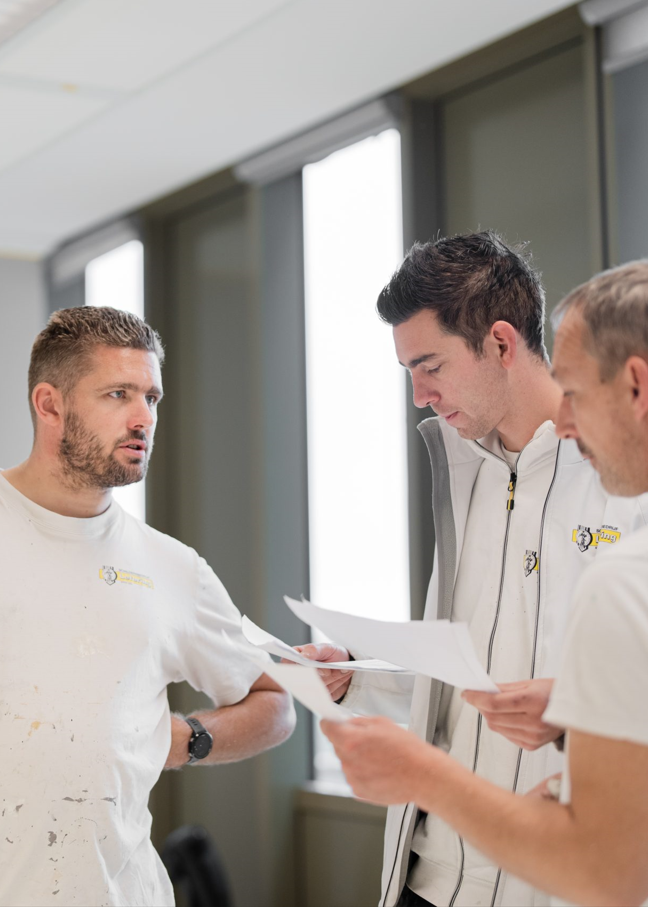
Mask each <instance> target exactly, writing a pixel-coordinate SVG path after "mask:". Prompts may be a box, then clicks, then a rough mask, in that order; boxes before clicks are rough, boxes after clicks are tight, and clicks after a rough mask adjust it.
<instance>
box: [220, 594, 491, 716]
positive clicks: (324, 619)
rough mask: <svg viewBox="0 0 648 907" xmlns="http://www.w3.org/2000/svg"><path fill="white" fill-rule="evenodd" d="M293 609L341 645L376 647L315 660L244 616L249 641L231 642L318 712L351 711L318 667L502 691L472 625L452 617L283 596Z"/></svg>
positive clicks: (347, 713)
mask: <svg viewBox="0 0 648 907" xmlns="http://www.w3.org/2000/svg"><path fill="white" fill-rule="evenodd" d="M284 600H285V602H286V604H287V605H288V607H289V608H290V610H291V611H292V612H293V613H294V614H295V615H296V616H297V617H298V618H299V619H300V620H302V621H303V622H304V623H306V624H308V626H310V627H316V628H317V629H318V630H321V631H322V632H323V633H325V634H326V635H327V636H328V637H329V638H330V639H332V640H334V641H335V642H336V643H337V644H338V645H341V646H344V647H345V648H346V649H349V650H350V651H352V652H353V651H356V652H358V651H360V652H371V653H372V654H373V655H375V656H376V657H375V658H371V659H364V660H359V661H336V662H332V661H312V660H311V659H309V658H306V657H305V656H303V655H301V654H300V653H299V652H297V651H296V650H295V649H293V647H292V646H289V645H288V644H287V643H285V642H283V641H282V640H280V639H277V637H276V636H272V634H270V633H267V632H266V631H265V630H262V629H261V627H258V626H257V625H256V624H255V623H253V621H251V620H250V619H249V618H248V617H243V621H242V629H243V635H244V637H245V638H246V640H247V642H248V643H249V644H250V645H249V646H246V647H244V646H242V645H239V644H237V643H235V642H233V641H232V640H231V639H230V643H231V645H233V646H236V648H237V649H238V650H239V653H240V654H241V655H243V656H245V657H246V658H251V659H252V660H253V661H256V662H257V664H258V665H259V667H260V668H261V669H262V670H263V671H264V672H265V673H266V674H268V675H269V676H270V677H272V679H273V680H274V681H276V683H278V684H279V685H280V686H281V687H283V688H284V689H285V690H288V692H289V693H292V695H293V696H294V697H295V699H297V700H298V701H299V702H301V703H302V704H303V705H305V706H306V707H307V708H308V709H310V710H311V711H312V712H314V713H315V714H316V715H319V716H320V718H329V719H330V720H332V721H346V720H347V719H348V718H349V717H351V714H352V713H351V712H350V711H349V710H348V709H345V708H344V707H343V706H340V705H337V704H336V703H334V702H332V700H331V697H330V696H329V693H328V690H327V688H326V685H325V684H324V682H323V681H322V679H321V677H320V676H319V674H318V670H322V669H327V670H336V669H337V670H343V671H349V670H351V671H383V672H391V673H401V674H402V673H410V674H414V673H416V674H424V675H425V676H427V677H433V678H435V679H436V680H441V681H443V682H444V683H448V684H452V685H453V686H456V687H459V689H464V690H480V691H484V692H487V693H497V692H499V690H498V688H497V686H496V685H495V684H494V683H493V681H492V680H491V678H490V677H489V676H488V674H487V673H486V671H485V670H484V668H483V667H482V665H481V663H480V661H479V659H478V657H477V653H476V652H475V648H474V646H473V643H472V640H471V638H470V635H469V633H468V626H467V625H466V624H464V623H452V622H451V621H448V620H425V621H421V620H412V621H402V622H396V621H384V620H373V619H371V618H367V617H356V616H354V615H352V614H344V613H342V612H340V611H329V610H327V609H325V608H318V607H317V606H316V605H313V604H311V603H310V602H308V601H305V600H302V601H297V600H296V599H293V598H289V597H288V596H285V597H284ZM261 652H268V653H270V654H271V655H277V656H278V657H280V658H285V659H289V660H290V661H293V662H295V664H292V665H287V664H276V663H275V662H273V661H271V660H269V659H268V658H267V656H265V655H264V656H262V655H261Z"/></svg>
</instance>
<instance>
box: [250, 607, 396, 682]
mask: <svg viewBox="0 0 648 907" xmlns="http://www.w3.org/2000/svg"><path fill="white" fill-rule="evenodd" d="M241 629H242V631H243V635H244V636H245V638H246V639H247V641H248V642H251V643H252V645H253V646H257V648H259V649H263V651H264V652H269V653H270V654H271V655H277V656H278V657H279V658H286V659H288V660H289V661H294V662H295V663H296V664H299V665H303V666H304V667H308V668H312V667H320V668H326V669H335V668H337V669H338V670H340V671H388V672H392V673H401V674H407V673H411V672H408V671H406V670H405V668H401V667H400V666H399V665H394V664H390V663H389V662H387V661H381V660H379V659H377V658H371V659H363V660H362V661H326V662H324V661H323V662H314V661H313V660H312V658H306V656H305V655H301V654H300V653H299V652H297V651H296V650H295V649H293V647H292V646H289V645H288V643H285V642H283V641H282V640H281V639H277V637H276V636H273V635H272V634H271V633H268V632H267V631H266V630H262V629H261V627H258V626H257V625H256V624H255V623H254V621H251V620H250V618H249V617H247V616H246V615H245V614H244V615H243V619H242V621H241Z"/></svg>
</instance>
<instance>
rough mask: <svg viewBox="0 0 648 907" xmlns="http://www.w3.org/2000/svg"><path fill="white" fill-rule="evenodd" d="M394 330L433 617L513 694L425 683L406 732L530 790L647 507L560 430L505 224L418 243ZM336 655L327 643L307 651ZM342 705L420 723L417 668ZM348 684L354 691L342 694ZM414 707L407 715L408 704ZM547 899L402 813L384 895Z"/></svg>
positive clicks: (442, 904)
mask: <svg viewBox="0 0 648 907" xmlns="http://www.w3.org/2000/svg"><path fill="white" fill-rule="evenodd" d="M378 311H379V313H380V315H381V316H382V318H383V319H384V320H385V321H387V322H388V323H389V324H391V325H392V326H393V333H394V340H395V345H396V352H397V354H398V359H399V361H400V362H401V364H402V365H403V366H404V367H405V368H407V369H408V371H409V373H410V375H411V378H412V384H413V389H414V402H415V403H416V405H417V406H420V407H426V406H430V407H431V408H432V409H433V410H434V411H435V412H436V413H437V414H438V416H437V418H432V419H427V420H425V421H424V422H423V423H422V424H421V425H420V426H419V430H420V432H421V434H422V435H423V437H424V439H425V441H426V443H427V446H428V449H429V453H430V460H431V464H432V473H433V511H434V520H435V529H436V548H437V550H436V557H435V569H434V573H433V576H432V579H431V582H430V589H429V594H428V601H427V604H426V611H425V617H426V618H427V619H434V618H451V619H452V620H460V621H465V622H467V623H468V625H469V628H470V633H471V636H472V639H473V641H474V643H475V646H476V649H477V652H478V655H479V657H480V659H481V660H482V663H483V665H484V667H485V668H486V669H487V671H488V672H489V674H491V675H492V677H493V679H494V680H495V682H496V683H497V684H498V686H499V687H500V689H501V691H502V692H501V693H500V694H497V695H496V696H494V697H491V698H489V699H487V700H484V701H483V702H484V703H485V705H484V706H483V710H482V713H478V712H477V711H476V710H475V709H473V708H471V707H469V706H468V705H467V703H466V702H465V701H464V699H462V697H461V694H460V692H459V691H458V690H456V689H454V688H452V687H449V686H442V685H441V684H440V683H438V682H435V681H430V680H429V679H426V678H424V677H418V678H417V679H416V681H415V683H414V690H413V695H412V698H411V711H410V714H409V726H410V728H411V729H412V730H413V731H415V733H416V734H418V735H419V736H420V737H422V738H423V739H425V740H428V741H430V742H434V743H436V744H437V745H438V746H439V747H441V748H442V749H443V750H445V751H446V752H448V753H449V754H450V755H451V756H452V757H453V759H454V760H456V761H457V762H458V763H459V764H460V765H462V766H465V768H467V769H469V770H470V771H472V772H474V773H475V774H476V775H478V776H481V777H484V778H487V779H489V780H490V781H492V782H494V783H495V784H497V785H498V786H500V787H502V788H504V789H506V790H509V791H517V792H519V793H525V792H527V791H529V790H531V789H532V788H533V787H534V786H535V785H536V784H537V783H538V782H540V781H541V780H542V779H543V778H544V777H545V776H547V775H549V774H551V773H552V772H555V771H558V770H559V769H560V768H561V766H562V756H561V755H560V753H559V752H558V750H557V748H556V747H555V746H544V745H543V744H547V743H550V742H551V741H554V740H556V739H557V738H558V737H559V736H560V735H561V734H562V730H561V729H560V728H556V727H550V726H549V725H547V723H546V722H544V721H543V720H542V717H541V716H542V714H543V712H544V710H545V708H546V705H547V701H548V697H549V693H550V690H551V686H552V682H553V681H552V678H553V677H554V676H555V672H556V668H557V664H558V658H559V654H560V650H561V646H562V642H563V637H564V628H565V623H566V620H567V617H568V604H569V601H570V597H571V593H572V591H573V588H574V585H575V583H576V581H577V580H578V578H579V577H580V575H581V573H582V571H583V569H584V568H585V567H586V566H587V564H589V563H590V562H591V561H592V560H593V558H594V556H595V554H596V552H597V550H598V549H603V548H610V547H612V546H613V545H614V544H616V543H617V541H618V539H619V538H621V537H622V536H624V535H626V534H627V533H628V531H630V530H631V529H632V528H634V526H635V525H636V524H637V523H638V522H639V523H642V524H643V516H642V513H641V506H640V502H638V501H636V500H619V499H615V498H611V497H609V496H608V495H607V494H606V493H605V491H604V490H603V489H602V488H601V486H600V482H599V480H598V477H597V475H596V473H595V472H594V470H593V469H592V468H591V466H590V464H589V463H588V462H587V459H586V458H585V457H583V455H582V454H581V453H580V452H579V450H578V448H577V446H576V444H575V442H574V441H570V440H567V441H562V442H561V441H559V440H558V438H557V437H556V432H555V422H556V419H557V416H558V409H559V406H560V400H561V394H560V389H559V388H558V386H557V385H556V384H555V382H554V381H553V379H552V377H551V374H550V371H549V363H548V358H547V354H546V351H545V346H544V333H543V328H544V292H543V290H542V286H541V284H540V281H539V278H538V276H537V274H536V273H535V272H534V270H533V269H532V268H531V267H530V265H529V262H528V260H527V259H526V258H525V256H524V255H523V254H521V252H519V251H517V250H515V249H513V248H510V247H509V246H507V245H506V244H505V243H504V242H503V241H502V240H501V238H500V237H498V236H497V235H495V234H493V233H477V234H469V235H466V236H455V237H451V238H446V239H439V240H438V241H436V242H431V243H426V244H425V245H415V246H414V247H413V248H412V249H411V250H410V251H409V253H408V255H407V256H406V258H405V261H404V262H403V264H402V265H401V267H400V269H399V270H398V271H397V272H396V274H395V275H394V276H393V278H392V280H391V281H390V283H389V284H388V285H387V287H386V288H385V289H384V290H383V292H382V293H381V295H380V298H379V300H378ZM307 654H311V655H312V656H314V657H318V658H319V659H320V660H325V659H326V658H327V657H328V658H330V659H331V660H332V659H333V658H339V657H340V654H341V653H340V652H331V648H330V647H329V648H328V649H326V648H319V649H317V648H316V649H310V648H309V649H307ZM328 682H329V689H330V690H331V693H332V695H333V696H334V697H335V698H339V697H340V696H341V695H343V694H345V693H346V695H345V698H344V704H345V705H348V706H349V707H350V708H352V709H354V710H356V711H359V712H361V713H364V714H376V713H380V714H383V715H388V716H389V717H392V718H394V719H395V720H397V721H400V722H405V721H407V711H406V708H407V705H408V703H409V697H408V696H407V695H406V692H407V690H406V685H407V682H406V680H405V679H398V677H397V678H396V679H394V678H392V677H391V676H383V677H382V678H381V677H380V676H374V675H372V676H371V677H368V676H367V675H363V676H362V677H356V676H355V675H354V677H353V681H352V682H351V685H350V687H349V686H348V685H349V679H348V678H344V677H343V676H342V677H340V675H339V674H334V673H333V672H331V674H330V677H329V678H328ZM347 687H348V690H347ZM403 705H405V707H406V708H405V709H403ZM397 902H400V904H402V905H406V904H410V903H411V904H423V905H424V904H426V903H427V904H433V905H436V907H449V905H456V907H460V905H474V904H491V903H497V904H504V905H512V907H523V905H538V904H542V903H543V895H542V894H539V893H538V892H537V891H534V889H533V888H532V887H531V886H529V885H527V884H524V883H522V882H520V881H519V880H518V879H516V878H514V877H512V876H510V875H509V874H508V873H507V872H506V871H501V870H500V869H499V868H498V865H497V864H496V863H494V862H491V860H489V859H487V858H485V857H484V856H483V854H482V852H480V851H479V850H477V849H476V848H475V847H474V846H473V845H472V843H471V842H470V841H466V840H464V838H463V837H462V836H461V835H457V833H456V832H455V831H454V830H453V829H452V828H450V826H449V825H448V824H447V823H446V822H445V821H444V818H443V817H442V816H439V815H437V814H434V813H430V814H429V815H425V812H423V811H421V810H419V809H418V808H417V806H416V804H415V803H413V802H412V803H409V804H408V805H407V806H398V807H395V808H394V809H391V810H390V812H389V816H388V820H387V828H386V833H385V862H384V869H383V897H382V901H381V903H382V904H383V905H387V907H390V905H394V904H396V903H397Z"/></svg>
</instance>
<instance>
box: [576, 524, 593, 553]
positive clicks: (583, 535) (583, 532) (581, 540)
mask: <svg viewBox="0 0 648 907" xmlns="http://www.w3.org/2000/svg"><path fill="white" fill-rule="evenodd" d="M572 542H576V544H577V545H578V550H579V551H587V549H588V548H589V547H590V545H591V544H592V543H593V542H594V536H593V535H592V533H591V531H590V528H589V526H580V525H579V527H578V529H574V531H573V532H572ZM594 547H596V546H594Z"/></svg>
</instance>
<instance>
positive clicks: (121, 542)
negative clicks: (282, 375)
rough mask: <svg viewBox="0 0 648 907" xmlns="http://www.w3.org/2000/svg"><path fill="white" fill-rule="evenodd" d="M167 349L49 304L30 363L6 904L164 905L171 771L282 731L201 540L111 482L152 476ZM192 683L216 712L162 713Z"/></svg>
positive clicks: (10, 667)
mask: <svg viewBox="0 0 648 907" xmlns="http://www.w3.org/2000/svg"><path fill="white" fill-rule="evenodd" d="M162 360H163V351H162V346H161V343H160V339H159V337H158V336H157V334H156V333H155V332H154V331H153V330H152V329H151V328H150V327H149V326H148V325H147V324H145V322H143V321H141V320H140V319H139V318H137V317H136V316H135V315H130V314H128V313H126V312H121V311H117V310H116V309H111V308H90V307H88V308H73V309H64V310H61V311H59V312H56V313H55V314H54V315H53V316H52V318H51V319H50V321H49V324H48V325H47V327H45V329H44V330H43V331H42V332H41V333H40V334H39V336H38V337H37V338H36V342H35V343H34V347H33V352H32V358H31V364H30V369H29V387H30V398H29V401H30V407H31V410H32V416H33V419H34V445H33V449H32V452H31V454H30V456H29V458H28V459H27V460H26V461H25V462H24V463H22V464H20V465H19V466H16V467H14V468H13V469H8V470H6V471H4V472H0V537H1V538H2V545H1V546H0V575H1V576H2V592H0V666H1V667H0V671H1V674H0V677H1V679H0V698H1V699H2V708H1V709H0V725H1V726H2V732H1V733H0V828H1V834H0V904H3V905H18V904H20V905H25V907H28V905H34V907H36V905H38V907H42V905H56V904H58V905H64V907H71V905H79V907H95V905H96V907H98V905H124V904H128V905H139V907H145V905H146V907H150V905H172V904H173V890H172V887H171V883H170V881H169V878H168V876H167V874H166V871H165V869H164V867H163V865H162V863H161V861H160V859H159V857H158V856H157V854H156V853H155V851H154V849H153V846H152V844H151V841H150V837H149V832H150V826H151V816H150V813H149V811H148V808H147V803H148V797H149V793H150V791H151V788H152V787H153V785H154V784H155V782H156V781H157V779H158V777H159V775H160V772H161V771H162V769H163V768H164V767H166V768H180V767H181V766H183V765H185V764H187V763H194V762H196V761H202V762H203V764H209V763H211V764H216V763H224V762H234V761H237V760H239V759H245V758H247V757H248V756H252V755H254V754H255V753H259V752H261V751H263V750H265V749H268V748H269V747H271V746H275V745H276V744H278V743H281V742H282V741H283V740H284V739H286V737H287V736H288V735H289V734H290V732H291V730H292V727H293V723H294V712H293V709H292V704H291V701H290V697H289V696H287V694H286V693H285V692H284V691H283V690H281V689H280V688H279V687H278V686H277V685H276V684H275V683H274V682H273V681H272V680H271V679H270V678H269V677H268V676H267V675H265V674H262V673H261V672H260V670H259V669H258V668H255V667H254V666H252V665H251V663H247V662H245V661H244V660H242V659H241V658H240V657H238V656H237V655H236V650H235V649H234V648H233V647H231V646H230V645H228V644H227V640H226V639H225V638H224V635H223V631H227V633H229V634H231V635H233V636H234V637H238V638H239V639H240V640H241V641H242V636H241V634H240V615H239V613H238V611H237V610H236V608H235V607H234V605H233V604H232V602H231V600H230V598H229V596H228V594H227V592H226V591H225V589H224V587H223V585H222V583H221V582H220V581H219V580H218V578H217V577H216V576H215V574H214V573H213V571H212V570H211V569H210V567H209V566H208V565H207V564H206V562H205V561H204V560H203V559H202V558H201V557H199V556H198V554H196V552H195V551H193V550H192V549H191V548H188V547H187V546H185V545H182V544H181V543H180V542H178V541H176V540H175V539H172V538H170V537H169V536H166V535H163V534H162V533H159V532H156V531H155V530H153V529H151V528H150V527H149V526H147V525H145V524H144V523H141V522H140V521H139V520H136V519H135V518H134V517H132V516H130V515H128V514H127V513H126V512H125V511H124V510H122V509H121V507H120V506H119V505H118V504H117V503H116V502H115V501H113V500H112V489H113V488H114V487H117V486H122V485H128V484H130V483H132V482H138V481H140V480H141V479H142V478H144V475H145V474H146V470H147V466H148V461H149V457H150V455H151V450H152V447H153V438H154V434H155V426H156V422H157V409H158V404H159V402H160V400H161V398H162V378H161V371H160V366H161V363H162ZM180 680H187V681H189V683H190V684H191V685H192V686H193V687H194V688H195V689H197V690H202V691H203V692H205V693H207V694H208V695H209V696H210V697H211V698H212V700H213V702H214V706H215V708H214V710H213V711H207V712H203V713H201V714H199V715H197V716H190V717H189V718H187V719H184V718H183V717H182V716H178V715H176V716H173V717H172V716H171V715H170V713H169V704H168V701H167V685H168V684H169V683H171V682H176V681H180Z"/></svg>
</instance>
